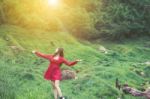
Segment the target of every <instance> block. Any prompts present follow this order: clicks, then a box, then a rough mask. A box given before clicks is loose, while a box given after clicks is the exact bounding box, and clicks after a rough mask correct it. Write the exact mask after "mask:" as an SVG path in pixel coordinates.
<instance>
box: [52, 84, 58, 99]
mask: <svg viewBox="0 0 150 99" xmlns="http://www.w3.org/2000/svg"><path fill="white" fill-rule="evenodd" d="M51 84H52V87H53V93H54V98H55V99H58V98H57V95H58V93H57V89H56V87H55V82H54V81H51Z"/></svg>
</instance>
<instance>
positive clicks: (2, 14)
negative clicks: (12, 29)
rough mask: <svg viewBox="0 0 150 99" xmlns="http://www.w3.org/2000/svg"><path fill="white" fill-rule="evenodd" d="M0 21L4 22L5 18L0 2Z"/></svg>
mask: <svg viewBox="0 0 150 99" xmlns="http://www.w3.org/2000/svg"><path fill="white" fill-rule="evenodd" d="M0 23H1V24H4V23H6V18H5V13H4V9H3V3H2V2H1V4H0Z"/></svg>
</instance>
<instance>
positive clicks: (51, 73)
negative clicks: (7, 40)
mask: <svg viewBox="0 0 150 99" xmlns="http://www.w3.org/2000/svg"><path fill="white" fill-rule="evenodd" d="M33 53H34V54H36V55H37V56H39V57H42V58H45V59H47V60H48V61H49V62H50V64H49V66H48V69H47V71H46V72H45V74H44V78H45V79H46V80H50V81H51V84H52V87H53V92H54V98H55V99H58V97H57V96H59V97H60V98H59V99H65V98H64V97H63V95H62V92H61V89H60V87H59V82H60V80H61V76H62V75H61V69H60V66H61V65H62V64H63V63H64V64H66V65H68V66H73V65H75V64H77V62H79V61H80V60H75V61H72V62H69V61H67V60H66V59H65V58H64V50H63V48H57V49H56V51H55V53H54V54H43V53H40V52H37V51H33Z"/></svg>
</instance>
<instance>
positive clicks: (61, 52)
mask: <svg viewBox="0 0 150 99" xmlns="http://www.w3.org/2000/svg"><path fill="white" fill-rule="evenodd" d="M58 54H59V55H60V56H61V57H64V49H63V48H58V50H57V52H55V53H54V54H53V57H55V56H56V55H58Z"/></svg>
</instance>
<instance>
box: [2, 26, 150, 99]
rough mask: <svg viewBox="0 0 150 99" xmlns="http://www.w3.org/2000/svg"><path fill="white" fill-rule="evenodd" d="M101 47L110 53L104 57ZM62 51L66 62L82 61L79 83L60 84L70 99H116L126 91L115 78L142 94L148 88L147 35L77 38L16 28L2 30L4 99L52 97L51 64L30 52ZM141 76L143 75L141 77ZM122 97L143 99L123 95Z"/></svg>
mask: <svg viewBox="0 0 150 99" xmlns="http://www.w3.org/2000/svg"><path fill="white" fill-rule="evenodd" d="M100 46H104V47H105V48H106V49H108V53H107V54H105V53H102V52H101V51H100V50H99V47H100ZM57 47H63V48H64V49H65V57H66V58H67V59H68V60H74V59H78V58H79V59H82V60H83V61H82V62H80V63H78V64H77V65H76V66H74V67H71V68H70V67H67V66H65V65H63V66H62V69H70V70H78V71H79V73H78V74H77V76H78V79H76V80H66V81H62V83H61V88H62V92H63V94H64V95H65V96H67V97H68V99H117V98H119V97H121V96H122V92H121V91H119V90H118V89H116V88H115V79H116V78H119V80H120V82H121V83H122V84H124V83H128V84H129V85H130V86H133V87H135V88H137V89H140V90H144V89H145V88H147V87H148V86H150V73H149V71H150V65H149V64H145V62H148V61H150V40H149V38H148V37H146V36H145V37H142V38H136V39H134V40H131V39H130V40H124V41H117V42H110V41H102V40H93V41H92V42H89V41H85V40H82V41H81V40H78V39H76V38H74V37H73V36H72V35H71V34H69V33H67V32H48V31H44V30H40V29H25V28H22V27H19V26H15V25H1V26H0V99H53V93H52V90H51V85H50V82H49V81H46V80H44V78H43V73H44V71H45V70H46V69H47V66H48V61H47V60H44V59H41V58H38V57H36V56H35V55H33V54H32V53H31V51H32V50H38V51H40V52H43V53H53V52H54V50H55V48H57ZM141 72H143V75H141ZM121 99H145V98H144V97H143V98H141V97H139V98H138V97H133V96H131V95H123V98H121Z"/></svg>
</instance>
